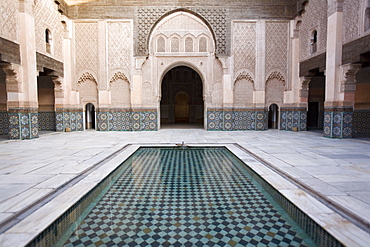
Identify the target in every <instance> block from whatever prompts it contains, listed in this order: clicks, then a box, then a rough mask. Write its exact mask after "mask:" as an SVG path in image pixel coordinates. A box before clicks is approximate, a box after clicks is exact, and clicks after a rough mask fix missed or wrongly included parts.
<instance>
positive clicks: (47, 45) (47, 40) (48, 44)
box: [45, 29, 52, 53]
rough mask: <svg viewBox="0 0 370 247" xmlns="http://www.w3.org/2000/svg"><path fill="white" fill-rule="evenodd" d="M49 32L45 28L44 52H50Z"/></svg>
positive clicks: (50, 39)
mask: <svg viewBox="0 0 370 247" xmlns="http://www.w3.org/2000/svg"><path fill="white" fill-rule="evenodd" d="M51 41H52V38H51V32H50V30H49V29H45V44H46V52H47V53H51Z"/></svg>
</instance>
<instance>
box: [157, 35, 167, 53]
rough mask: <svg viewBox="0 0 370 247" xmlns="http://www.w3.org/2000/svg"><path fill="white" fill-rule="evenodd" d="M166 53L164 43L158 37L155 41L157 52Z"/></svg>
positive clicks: (162, 39)
mask: <svg viewBox="0 0 370 247" xmlns="http://www.w3.org/2000/svg"><path fill="white" fill-rule="evenodd" d="M165 51H166V42H165V40H164V38H163V37H159V38H158V40H157V52H165Z"/></svg>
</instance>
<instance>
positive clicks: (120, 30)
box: [107, 21, 132, 74]
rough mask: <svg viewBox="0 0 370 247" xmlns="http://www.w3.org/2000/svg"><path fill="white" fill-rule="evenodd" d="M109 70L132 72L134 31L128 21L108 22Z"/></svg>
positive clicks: (110, 71)
mask: <svg viewBox="0 0 370 247" xmlns="http://www.w3.org/2000/svg"><path fill="white" fill-rule="evenodd" d="M107 25H108V32H107V33H108V69H109V74H111V73H112V71H114V70H117V69H122V70H124V71H130V70H131V56H132V32H131V31H132V30H131V23H130V22H128V21H126V22H125V21H120V22H108V24H107Z"/></svg>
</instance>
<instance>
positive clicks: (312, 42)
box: [310, 30, 317, 54]
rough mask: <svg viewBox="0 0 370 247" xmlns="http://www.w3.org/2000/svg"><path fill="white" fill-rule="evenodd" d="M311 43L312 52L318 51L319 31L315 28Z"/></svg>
mask: <svg viewBox="0 0 370 247" xmlns="http://www.w3.org/2000/svg"><path fill="white" fill-rule="evenodd" d="M310 45H311V54H313V53H316V52H317V31H316V30H314V31H313V32H312V34H311V41H310Z"/></svg>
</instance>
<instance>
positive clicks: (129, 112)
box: [97, 109, 158, 131]
mask: <svg viewBox="0 0 370 247" xmlns="http://www.w3.org/2000/svg"><path fill="white" fill-rule="evenodd" d="M97 123H98V125H97V126H98V128H97V130H100V131H153V130H158V127H157V110H156V109H99V110H98V112H97Z"/></svg>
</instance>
